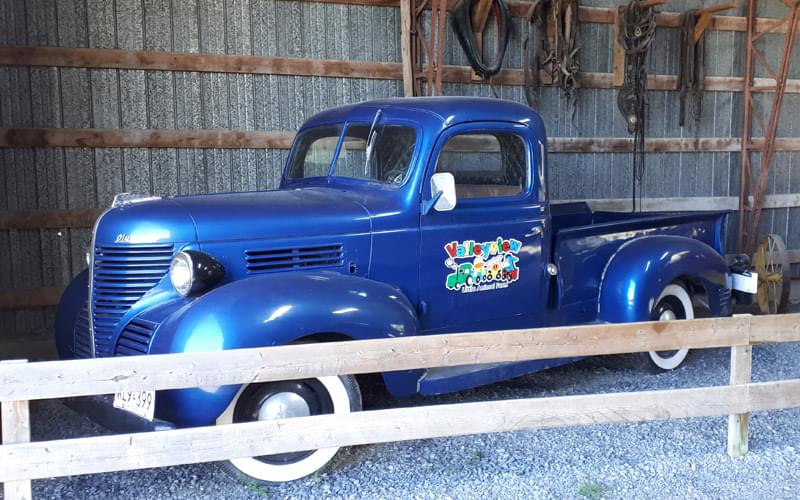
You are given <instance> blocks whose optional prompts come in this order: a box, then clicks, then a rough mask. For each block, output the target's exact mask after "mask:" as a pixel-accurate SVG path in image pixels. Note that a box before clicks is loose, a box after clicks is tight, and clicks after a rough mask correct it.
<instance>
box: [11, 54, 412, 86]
mask: <svg viewBox="0 0 800 500" xmlns="http://www.w3.org/2000/svg"><path fill="white" fill-rule="evenodd" d="M0 65H5V66H57V67H67V68H97V69H149V70H161V71H198V72H213V73H247V74H268V75H300V76H330V77H338V78H372V79H379V80H400V79H401V78H402V77H403V75H402V69H401V68H400V64H397V63H382V62H369V61H346V60H339V59H304V58H296V57H261V56H239V55H224V54H208V53H203V54H197V53H189V52H147V51H130V50H117V49H86V48H58V47H13V46H12V47H0Z"/></svg>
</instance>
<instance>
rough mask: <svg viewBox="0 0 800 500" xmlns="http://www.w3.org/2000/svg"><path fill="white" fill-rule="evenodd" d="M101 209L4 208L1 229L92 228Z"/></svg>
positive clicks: (0, 223)
mask: <svg viewBox="0 0 800 500" xmlns="http://www.w3.org/2000/svg"><path fill="white" fill-rule="evenodd" d="M101 213H102V210H101V209H97V208H87V209H54V210H2V211H0V230H9V229H20V230H26V229H62V228H90V227H92V226H94V221H96V220H97V218H98V217H99V216H100V214H101Z"/></svg>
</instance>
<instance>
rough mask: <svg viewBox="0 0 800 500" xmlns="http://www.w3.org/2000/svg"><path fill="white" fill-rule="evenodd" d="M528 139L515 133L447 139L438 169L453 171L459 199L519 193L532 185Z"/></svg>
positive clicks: (474, 134)
mask: <svg viewBox="0 0 800 500" xmlns="http://www.w3.org/2000/svg"><path fill="white" fill-rule="evenodd" d="M526 158H527V155H526V151H525V142H524V141H523V140H522V138H521V137H520V136H518V135H517V134H515V133H512V132H490V133H486V132H481V133H465V134H459V135H455V136H453V137H451V138H450V139H448V140H447V142H446V143H445V145H444V147H443V148H442V150H441V152H440V153H439V159H438V160H437V162H436V172H449V173H451V174H453V177H454V178H455V181H456V195H457V196H458V198H459V199H467V198H496V197H504V196H515V195H518V194H521V193H522V192H524V191H525V188H526V186H527V185H528V164H527V160H526Z"/></svg>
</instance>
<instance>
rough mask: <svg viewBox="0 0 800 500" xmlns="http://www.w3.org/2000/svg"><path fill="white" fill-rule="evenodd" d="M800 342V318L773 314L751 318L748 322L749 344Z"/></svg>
mask: <svg viewBox="0 0 800 500" xmlns="http://www.w3.org/2000/svg"><path fill="white" fill-rule="evenodd" d="M773 342H800V316H799V315H791V314H790V315H786V314H773V315H768V316H753V317H752V319H751V320H750V343H751V344H766V343H773Z"/></svg>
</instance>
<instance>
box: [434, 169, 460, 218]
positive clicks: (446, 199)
mask: <svg viewBox="0 0 800 500" xmlns="http://www.w3.org/2000/svg"><path fill="white" fill-rule="evenodd" d="M431 194H432V195H433V198H432V199H431V201H432V202H433V208H434V209H435V210H436V211H437V212H448V211H450V210H452V209H454V208H456V201H457V200H456V179H455V178H454V177H453V174H451V173H450V172H439V173H437V174H433V177H431Z"/></svg>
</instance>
